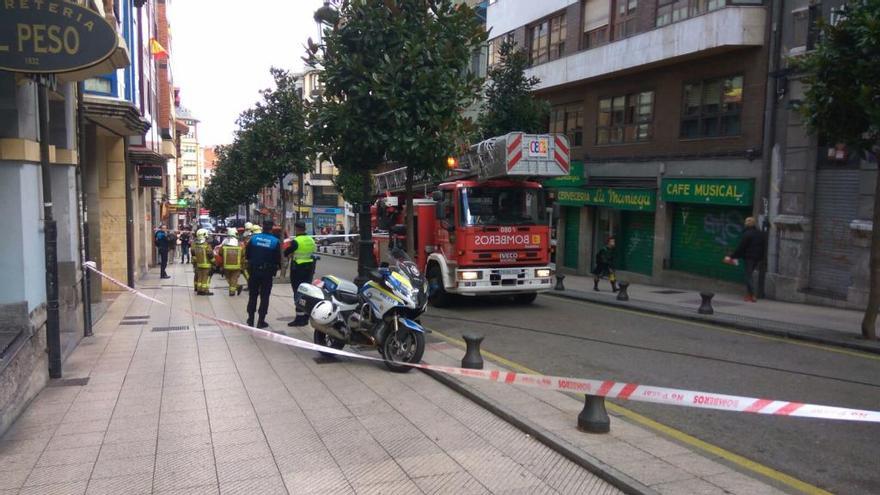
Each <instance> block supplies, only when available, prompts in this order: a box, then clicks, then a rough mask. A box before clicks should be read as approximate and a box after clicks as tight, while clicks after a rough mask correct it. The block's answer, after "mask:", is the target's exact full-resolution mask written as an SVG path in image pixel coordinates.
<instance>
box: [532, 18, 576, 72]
mask: <svg viewBox="0 0 880 495" xmlns="http://www.w3.org/2000/svg"><path fill="white" fill-rule="evenodd" d="M566 31H567V28H566V25H565V14H560V15H557V16H555V17H551V18H549V19H546V20H543V21H541V22H539V23H537V24H535V25H533V26H531V27H529V30H528V33H529V37H528V38H529V63H530V64H531V65H538V64H543V63H544V62H547V61H550V60H556V59H558V58H560V57H562V55H563V54H564V53H565V37H566Z"/></svg>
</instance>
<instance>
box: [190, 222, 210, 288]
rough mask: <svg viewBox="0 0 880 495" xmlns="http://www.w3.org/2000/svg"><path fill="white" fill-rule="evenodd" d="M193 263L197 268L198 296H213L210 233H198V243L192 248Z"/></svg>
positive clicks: (196, 285)
mask: <svg viewBox="0 0 880 495" xmlns="http://www.w3.org/2000/svg"><path fill="white" fill-rule="evenodd" d="M191 251H192V263H193V266H194V267H195V270H194V272H195V276H194V286H195V290H196V294H198V295H200V296H212V295H214V293H213V292H211V261H212V259H211V245H210V244H208V231H207V230H206V229H199V230H197V231H196V242H195V244H193V246H192V249H191Z"/></svg>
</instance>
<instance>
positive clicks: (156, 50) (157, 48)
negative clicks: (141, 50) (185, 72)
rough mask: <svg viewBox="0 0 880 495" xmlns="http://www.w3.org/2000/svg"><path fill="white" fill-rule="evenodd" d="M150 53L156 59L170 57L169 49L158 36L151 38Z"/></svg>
mask: <svg viewBox="0 0 880 495" xmlns="http://www.w3.org/2000/svg"><path fill="white" fill-rule="evenodd" d="M150 53H151V54H152V55H153V58H155V59H156V60H162V59H165V58H168V50H166V49H165V47H163V46H162V44H161V43H159V41H158V40H156V38H150Z"/></svg>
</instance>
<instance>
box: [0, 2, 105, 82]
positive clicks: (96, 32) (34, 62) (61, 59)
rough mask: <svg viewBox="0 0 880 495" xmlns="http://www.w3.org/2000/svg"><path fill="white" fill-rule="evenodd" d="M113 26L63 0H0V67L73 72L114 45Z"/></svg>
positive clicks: (94, 61) (100, 57) (97, 59)
mask: <svg viewBox="0 0 880 495" xmlns="http://www.w3.org/2000/svg"><path fill="white" fill-rule="evenodd" d="M116 44H117V36H116V30H115V29H114V28H113V26H111V25H110V23H109V22H107V21H106V20H105V19H104V18H103V17H101V15H100V14H98V13H97V12H93V11H91V10H89V9H87V8H85V7H81V6H79V5H77V4H75V3H71V2H68V1H64V0H0V70H6V71H10V72H28V73H40V74H45V73H53V74H54V73H63V72H72V71H77V70H81V69H85V68H87V67H91V66H93V65H95V64H99V63H101V62H103V61H104V60H105V59H107V58H108V57H110V55H111V54H112V53H113V51H114V50H116Z"/></svg>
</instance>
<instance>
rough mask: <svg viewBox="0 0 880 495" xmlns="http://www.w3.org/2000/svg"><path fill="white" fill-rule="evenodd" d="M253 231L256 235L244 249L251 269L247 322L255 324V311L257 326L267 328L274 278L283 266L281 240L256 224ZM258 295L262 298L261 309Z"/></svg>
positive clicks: (250, 324) (251, 324)
mask: <svg viewBox="0 0 880 495" xmlns="http://www.w3.org/2000/svg"><path fill="white" fill-rule="evenodd" d="M270 228H271V227H270ZM253 232H254V235H252V236H251V238H250V241H248V244H247V247H246V248H245V251H244V257H245V259H247V261H248V267H249V269H250V279H249V280H248V304H247V312H248V319H247V324H248V325H249V326H254V313H257V314H258V315H259V320H258V321H257V328H266V327H268V326H269V324H268V323H266V313H267V312H268V311H269V296H271V294H272V278H273V277H274V276H275V273H276V272H278V268H280V267H281V241H279V240H278V238H277V237H275V236H274V235H271V234H267V233H264V232H263V229H262V228H261V227H259V226H254V228H253ZM257 297H259V298H260V308H259V310H257Z"/></svg>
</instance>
